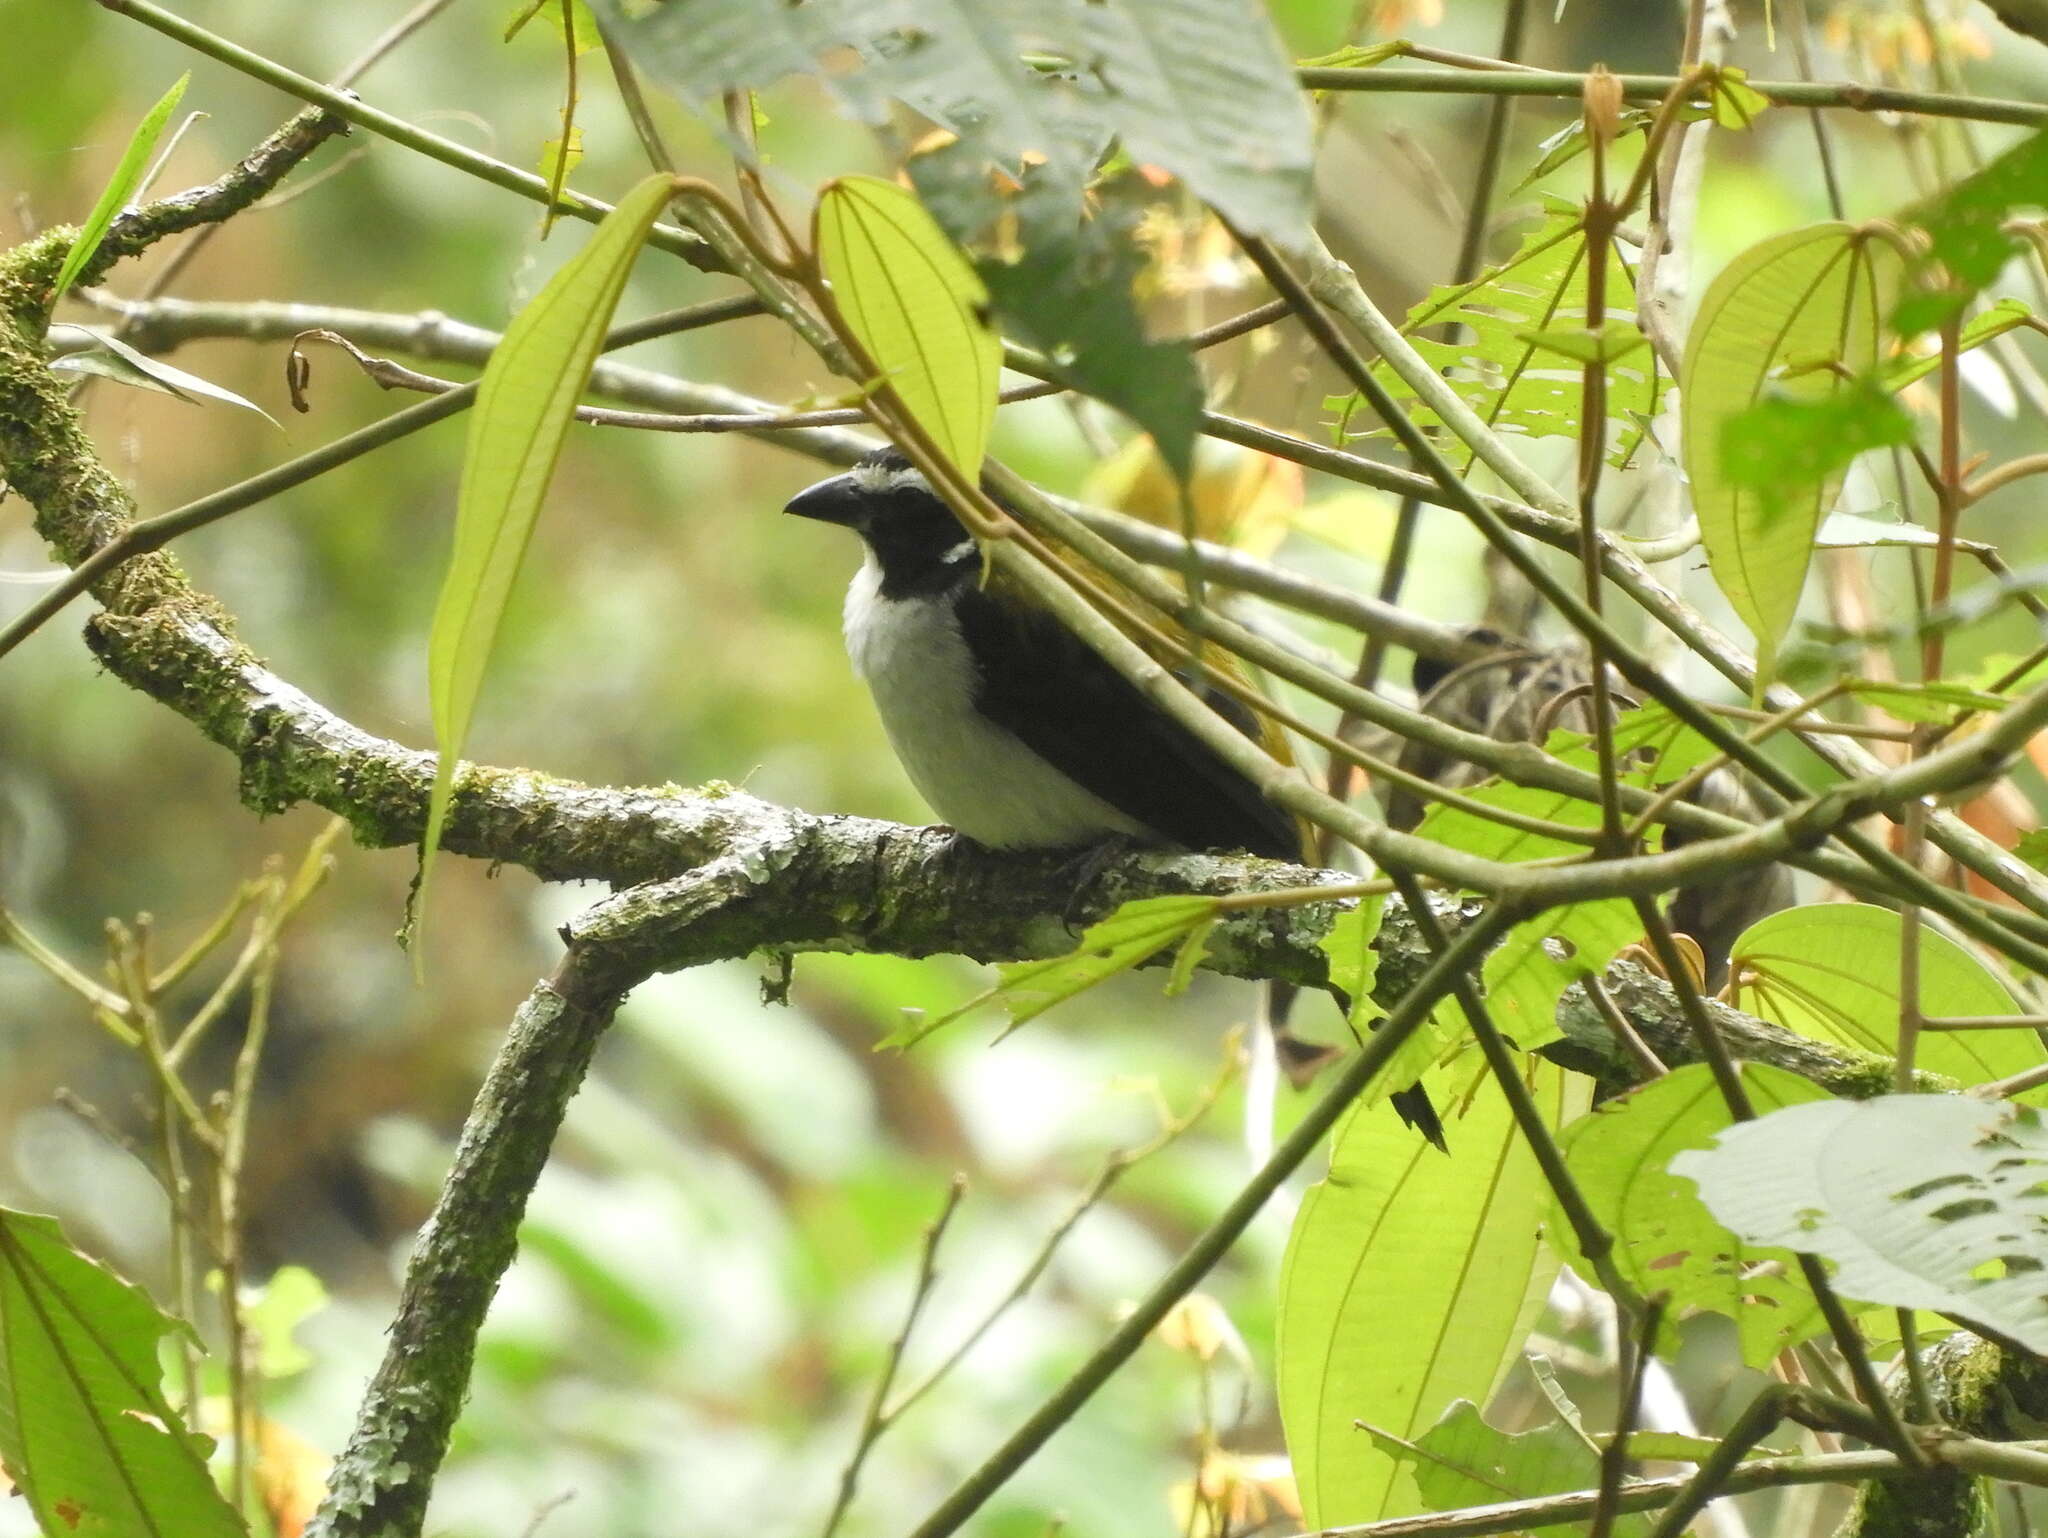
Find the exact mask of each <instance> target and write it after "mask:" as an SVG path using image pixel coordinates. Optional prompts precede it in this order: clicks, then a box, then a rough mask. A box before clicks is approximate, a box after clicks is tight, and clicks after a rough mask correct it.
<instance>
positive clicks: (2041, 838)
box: [2012, 828, 2048, 871]
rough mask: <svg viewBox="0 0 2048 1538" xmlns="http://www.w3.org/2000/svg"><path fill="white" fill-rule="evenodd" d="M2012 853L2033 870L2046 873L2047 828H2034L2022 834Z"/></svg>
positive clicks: (2047, 863)
mask: <svg viewBox="0 0 2048 1538" xmlns="http://www.w3.org/2000/svg"><path fill="white" fill-rule="evenodd" d="M2012 852H2013V853H2014V854H2015V855H2017V856H2019V858H2021V859H2022V860H2025V861H2026V862H2027V863H2028V864H2029V865H2031V866H2033V867H2034V869H2035V870H2039V871H2048V828H2034V829H2032V830H2030V831H2028V832H2026V833H2022V834H2021V835H2020V841H2019V843H2018V844H2016V845H2015V846H2014V847H2013V851H2012Z"/></svg>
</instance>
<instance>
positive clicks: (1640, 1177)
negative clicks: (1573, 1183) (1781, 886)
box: [1550, 1063, 1827, 1457]
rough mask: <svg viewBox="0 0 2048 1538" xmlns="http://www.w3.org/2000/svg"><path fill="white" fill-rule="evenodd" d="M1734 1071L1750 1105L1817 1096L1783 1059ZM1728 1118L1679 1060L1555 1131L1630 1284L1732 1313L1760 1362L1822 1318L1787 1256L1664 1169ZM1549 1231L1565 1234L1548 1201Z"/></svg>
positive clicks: (1716, 1096) (1700, 1071)
mask: <svg viewBox="0 0 2048 1538" xmlns="http://www.w3.org/2000/svg"><path fill="white" fill-rule="evenodd" d="M1741 1073H1742V1079H1743V1083H1744V1085H1745V1086H1746V1087H1747V1089H1748V1090H1749V1094H1750V1098H1751V1099H1752V1100H1753V1101H1755V1102H1756V1104H1757V1106H1758V1108H1759V1109H1763V1110H1770V1109H1775V1108H1777V1107H1779V1106H1784V1105H1797V1104H1801V1103H1803V1102H1805V1101H1808V1100H1824V1099H1826V1098H1827V1093H1826V1091H1824V1090H1822V1089H1820V1088H1819V1087H1818V1086H1817V1085H1814V1084H1812V1083H1810V1082H1809V1081H1807V1080H1805V1079H1802V1078H1800V1077H1799V1076H1798V1075H1796V1074H1791V1073H1786V1072H1785V1071H1783V1070H1782V1069H1778V1068H1770V1067H1767V1066H1765V1065H1763V1064H1760V1063H1744V1064H1742V1065H1741ZM1732 1120H1733V1118H1732V1117H1731V1116H1730V1115H1729V1114H1728V1107H1727V1105H1726V1104H1725V1103H1724V1102H1723V1101H1722V1099H1721V1094H1720V1091H1719V1089H1717V1088H1716V1087H1715V1084H1714V1076H1713V1073H1712V1071H1711V1070H1710V1069H1708V1068H1706V1067H1705V1066H1704V1065H1702V1064H1699V1063H1689V1064H1687V1065H1686V1066H1684V1067H1682V1068H1677V1069H1674V1070H1673V1071H1672V1072H1670V1073H1668V1074H1666V1075H1665V1076H1664V1077H1663V1078H1661V1079H1655V1080H1652V1081H1651V1082H1650V1083H1648V1084H1645V1085H1644V1086H1642V1087H1641V1088H1640V1089H1635V1090H1631V1091H1630V1092H1629V1093H1628V1094H1626V1095H1622V1096H1619V1097H1617V1098H1616V1099H1613V1100H1609V1101H1607V1102H1606V1103H1605V1104H1603V1105H1601V1106H1600V1107H1599V1108H1598V1109H1597V1110H1595V1111H1594V1112H1593V1114H1592V1115H1590V1116H1583V1117H1581V1118H1579V1120H1578V1121H1576V1122H1574V1123H1573V1124H1572V1125H1571V1126H1570V1127H1568V1128H1566V1129H1565V1132H1564V1135H1563V1136H1562V1137H1561V1138H1560V1139H1559V1142H1560V1144H1561V1145H1562V1146H1563V1149H1564V1156H1565V1163H1566V1165H1567V1166H1568V1167H1569V1168H1570V1170H1571V1172H1572V1175H1573V1177H1574V1178H1575V1179H1576V1180H1577V1181H1578V1183H1579V1189H1580V1190H1581V1191H1582V1192H1583V1193H1584V1194H1585V1198H1586V1201H1587V1204H1588V1205H1589V1206H1591V1207H1592V1209H1593V1215H1594V1216H1595V1217H1597V1218H1599V1219H1600V1221H1601V1223H1602V1224H1603V1225H1604V1226H1605V1227H1606V1228H1607V1230H1608V1231H1609V1232H1610V1233H1612V1234H1613V1235H1614V1237H1615V1241H1616V1242H1615V1248H1614V1252H1613V1263H1614V1266H1615V1269H1616V1270H1618V1271H1619V1272H1620V1273H1621V1274H1622V1275H1623V1276H1624V1277H1626V1278H1628V1280H1629V1281H1630V1282H1632V1283H1633V1284H1634V1285H1635V1287H1636V1289H1637V1290H1638V1291H1639V1292H1642V1293H1645V1294H1648V1293H1652V1292H1666V1293H1669V1294H1670V1295H1671V1306H1672V1307H1673V1308H1674V1309H1676V1310H1678V1311H1679V1312H1680V1313H1681V1314H1683V1313H1689V1312H1692V1311H1694V1310H1700V1309H1704V1310H1706V1311H1708V1312H1711V1313H1716V1314H1722V1315H1725V1316H1726V1317H1727V1318H1730V1319H1732V1320H1734V1321H1735V1323H1736V1326H1737V1328H1738V1330H1739V1331H1740V1334H1741V1339H1742V1358H1743V1360H1744V1361H1746V1362H1748V1363H1749V1364H1750V1365H1751V1366H1752V1367H1762V1366H1764V1365H1766V1364H1767V1363H1768V1362H1769V1361H1770V1360H1771V1359H1772V1358H1773V1357H1775V1356H1776V1355H1777V1354H1778V1353H1779V1352H1780V1351H1782V1350H1784V1349H1785V1348H1786V1347H1788V1346H1792V1345H1796V1344H1797V1343H1798V1342H1800V1341H1802V1340H1805V1339H1806V1338H1807V1337H1809V1336H1811V1335H1814V1334H1817V1333H1819V1332H1820V1331H1821V1330H1823V1329H1825V1328H1826V1321H1825V1320H1823V1319H1822V1318H1821V1314H1820V1305H1819V1304H1818V1303H1816V1302H1815V1301H1814V1299H1813V1294H1812V1293H1811V1292H1809V1291H1808V1290H1807V1288H1806V1284H1805V1283H1804V1281H1802V1280H1801V1278H1800V1276H1799V1271H1798V1266H1797V1264H1796V1262H1795V1261H1794V1260H1793V1258H1792V1256H1791V1255H1789V1254H1786V1253H1782V1252H1780V1251H1776V1250H1768V1249H1757V1248H1754V1247H1750V1246H1745V1245H1743V1244H1742V1243H1741V1241H1739V1240H1738V1239H1736V1237H1735V1236H1734V1235H1733V1234H1731V1233H1729V1232H1728V1230H1727V1229H1725V1228H1724V1227H1722V1226H1721V1224H1719V1223H1717V1222H1716V1221H1715V1220H1714V1217H1713V1215H1712V1214H1711V1213H1709V1212H1708V1211H1707V1209H1706V1207H1705V1206H1703V1205H1702V1204H1701V1202H1700V1199H1699V1195H1698V1192H1697V1190H1696V1189H1695V1188H1694V1186H1693V1185H1692V1183H1691V1182H1690V1181H1686V1180H1681V1179H1679V1178H1678V1177H1677V1176H1676V1175H1673V1174H1672V1173H1670V1170H1669V1168H1668V1166H1669V1164H1670V1161H1671V1158H1672V1156H1673V1155H1674V1154H1675V1153H1677V1152H1678V1151H1679V1150H1681V1149H1686V1148H1706V1147H1708V1146H1710V1145H1711V1144H1712V1142H1713V1139H1714V1135H1715V1134H1716V1133H1718V1132H1720V1131H1722V1130H1723V1129H1724V1128H1726V1127H1727V1126H1728V1125H1729V1124H1730V1122H1731V1121H1732ZM1550 1230H1551V1232H1552V1233H1555V1234H1559V1235H1567V1236H1568V1235H1569V1234H1570V1233H1571V1229H1570V1227H1569V1226H1568V1225H1566V1224H1565V1220H1564V1214H1563V1212H1562V1210H1561V1209H1560V1208H1558V1207H1557V1206H1556V1205H1555V1204H1554V1203H1553V1206H1552V1209H1551V1218H1550ZM1561 1242H1569V1240H1568V1239H1566V1240H1563V1241H1561ZM1636 1451H1637V1452H1638V1453H1639V1454H1640V1455H1641V1456H1644V1457H1652V1456H1657V1455H1655V1454H1652V1453H1648V1452H1644V1451H1642V1449H1641V1448H1640V1447H1638V1448H1636Z"/></svg>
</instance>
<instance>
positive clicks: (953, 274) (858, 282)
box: [813, 176, 1003, 480]
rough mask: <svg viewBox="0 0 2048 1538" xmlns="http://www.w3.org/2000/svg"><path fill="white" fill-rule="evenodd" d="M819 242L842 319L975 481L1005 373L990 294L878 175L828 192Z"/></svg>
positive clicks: (919, 209)
mask: <svg viewBox="0 0 2048 1538" xmlns="http://www.w3.org/2000/svg"><path fill="white" fill-rule="evenodd" d="M813 234H814V239H815V243H816V246H817V251H818V261H819V264H820V266H821V267H822V268H823V269H824V273H825V277H826V278H827V279H828V280H829V281H830V283H831V284H832V304H833V307H834V308H835V309H836V310H837V311H838V312H839V315H840V318H841V319H842V320H843V321H844V322H845V324H846V326H847V328H848V329H849V330H850V331H851V332H852V333H853V335H854V336H855V337H857V338H858V339H859V341H860V344H861V346H862V347H863V348H864V349H865V350H866V352H867V354H868V357H869V358H870V359H872V360H873V362H874V364H875V366H876V367H877V368H878V369H880V370H881V373H882V377H883V378H884V379H886V380H887V381H888V383H889V387H890V389H892V390H893V391H894V392H895V394H896V398H897V399H898V400H900V401H901V402H902V403H903V408H904V410H906V411H908V412H909V413H910V415H911V416H912V417H914V418H915V419H916V420H917V422H918V424H919V425H920V426H922V427H923V428H924V430H925V431H926V432H927V433H929V434H930V435H931V437H932V440H933V441H934V442H935V443H937V444H938V446H939V448H940V449H941V450H943V451H944V453H945V455H946V457H947V458H948V459H950V460H951V461H952V462H953V464H954V465H955V466H956V467H957V468H958V469H959V470H960V472H961V473H962V474H963V475H965V476H966V477H967V478H968V479H969V480H979V479H980V477H981V462H982V459H983V457H984V456H985V455H986V454H987V452H988V434H989V428H990V427H991V425H993V423H994V422H995V415H996V378H997V376H998V375H999V374H1000V373H1001V372H1002V366H1003V345H1002V342H1001V340H1000V339H999V338H998V337H997V336H996V334H995V333H994V332H993V331H991V330H990V329H989V325H988V321H987V320H986V318H985V317H986V315H987V312H988V289H987V288H986V287H984V286H983V284H982V281H981V279H980V278H978V277H976V276H975V273H974V269H973V268H972V267H970V266H969V265H968V263H967V258H966V257H964V256H962V255H961V254H960V251H959V248H958V247H956V246H955V245H954V244H953V243H952V241H950V240H948V239H947V238H946V232H945V231H944V230H942V229H940V228H939V227H938V225H937V224H936V223H935V222H934V221H933V219H932V216H931V215H930V214H928V213H926V212H925V210H924V207H923V205H922V204H920V203H919V202H918V201H917V197H916V195H915V194H913V193H911V192H909V191H907V190H906V189H904V188H902V187H899V186H897V185H896V184H895V183H893V182H885V181H882V180H881V179H879V178H878V177H873V176H843V177H841V178H839V180H837V181H835V182H832V183H831V184H829V185H828V186H827V187H826V188H825V190H824V192H823V194H821V195H820V197H819V198H818V208H817V214H816V216H815V222H814V225H813Z"/></svg>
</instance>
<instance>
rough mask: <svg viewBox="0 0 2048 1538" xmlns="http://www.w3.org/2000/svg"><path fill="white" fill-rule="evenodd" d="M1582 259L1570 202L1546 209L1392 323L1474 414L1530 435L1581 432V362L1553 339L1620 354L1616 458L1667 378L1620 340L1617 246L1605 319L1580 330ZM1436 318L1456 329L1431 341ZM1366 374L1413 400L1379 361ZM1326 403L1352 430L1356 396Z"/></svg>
mask: <svg viewBox="0 0 2048 1538" xmlns="http://www.w3.org/2000/svg"><path fill="white" fill-rule="evenodd" d="M1587 265H1588V263H1587V257H1586V236H1585V231H1584V230H1583V229H1581V228H1580V225H1579V215H1578V211H1577V210H1576V209H1574V208H1565V207H1553V208H1552V209H1551V210H1550V212H1549V214H1548V215H1547V216H1546V217H1545V219H1544V221H1543V223H1542V225H1541V226H1539V227H1538V228H1537V229H1536V230H1535V231H1533V232H1532V233H1531V234H1530V235H1528V236H1527V237H1526V238H1525V239H1524V240H1523V241H1522V244H1521V248H1520V249H1519V250H1517V251H1516V252H1515V254H1514V255H1513V256H1511V257H1509V258H1508V259H1507V260H1506V261H1504V262H1502V263H1501V264H1500V265H1499V266H1497V267H1490V268H1488V269H1487V270H1486V271H1485V272H1483V273H1481V274H1480V275H1479V277H1477V278H1475V279H1474V280H1473V281H1472V282H1470V283H1462V284H1456V285H1446V286H1439V287H1437V288H1433V289H1431V290H1430V292H1429V295H1428V297H1426V298H1425V299H1423V300H1422V302H1421V303H1420V304H1418V305H1416V306H1415V308H1414V309H1412V310H1410V311H1409V312H1408V318H1407V319H1406V320H1405V321H1403V322H1402V325H1401V330H1402V332H1403V334H1404V335H1406V336H1407V337H1408V339H1409V340H1410V341H1411V342H1413V343H1414V345H1415V350H1416V351H1417V352H1419V353H1421V354H1422V356H1423V357H1425V358H1427V359H1428V360H1429V361H1430V362H1431V364H1433V365H1434V366H1435V368H1436V370H1437V372H1438V373H1440V374H1442V375H1443V376H1444V377H1445V378H1446V379H1448V380H1449V381H1450V383H1451V386H1452V388H1454V389H1455V390H1456V391H1457V392H1458V394H1459V395H1460V396H1461V397H1462V398H1463V399H1464V401H1465V402H1466V404H1467V405H1469V406H1471V408H1472V409H1473V410H1474V411H1475V412H1477V413H1478V414H1479V416H1480V417H1481V419H1482V420H1484V421H1485V422H1487V423H1488V424H1489V425H1490V426H1492V427H1494V428H1495V429H1497V430H1498V431H1500V432H1503V433H1509V434H1519V435H1522V436H1526V437H1531V438H1536V437H1558V436H1562V437H1567V438H1576V437H1577V436H1578V435H1579V430H1580V422H1579V409H1580V406H1581V405H1582V403H1583V393H1584V380H1583V371H1582V369H1581V367H1580V366H1579V365H1578V364H1577V363H1574V362H1573V361H1572V360H1570V359H1568V358H1564V357H1560V356H1556V353H1557V351H1558V348H1559V342H1560V339H1561V338H1563V337H1566V336H1576V337H1578V338H1582V339H1583V350H1590V351H1592V352H1594V353H1595V354H1596V356H1600V357H1610V358H1611V357H1613V355H1614V354H1617V353H1625V354H1626V356H1622V357H1619V358H1616V359H1615V360H1614V361H1612V362H1610V363H1609V365H1608V377H1607V408H1608V415H1609V418H1610V421H1611V427H1610V431H1609V434H1608V457H1609V459H1610V460H1612V461H1613V462H1614V463H1616V464H1619V463H1621V462H1622V461H1624V460H1626V459H1627V458H1628V457H1629V455H1630V454H1632V453H1634V452H1635V447H1636V445H1637V443H1638V442H1639V441H1640V440H1641V438H1642V426H1643V423H1644V422H1646V421H1648V420H1649V419H1650V418H1651V417H1652V416H1654V415H1656V412H1657V407H1658V404H1659V397H1660V396H1662V394H1663V393H1664V388H1665V387H1666V385H1668V383H1669V381H1667V380H1664V379H1662V378H1661V377H1660V376H1659V374H1658V372H1657V366H1656V360H1655V356H1654V354H1651V353H1649V352H1648V351H1646V350H1644V349H1642V348H1641V347H1640V345H1635V346H1633V347H1631V346H1630V345H1629V344H1630V343H1634V344H1640V342H1641V336H1640V334H1639V333H1636V332H1635V329H1634V325H1633V322H1631V321H1628V320H1626V319H1625V318H1624V317H1627V316H1629V315H1632V314H1633V313H1634V310H1635V282H1634V276H1633V274H1631V273H1630V271H1629V270H1628V266H1627V264H1626V263H1625V262H1623V261H1622V259H1621V257H1620V255H1619V254H1618V253H1617V252H1614V251H1610V252H1609V256H1608V276H1607V306H1606V309H1607V317H1608V318H1607V323H1606V328H1605V329H1603V332H1602V335H1601V337H1599V338H1594V337H1592V336H1589V335H1588V334H1587V333H1586V331H1585V325H1586V321H1587V318H1588V317H1587V314H1586V271H1587ZM1445 322H1456V323H1457V324H1458V326H1459V327H1460V328H1461V330H1460V332H1459V334H1458V338H1457V340H1456V341H1454V342H1442V341H1439V340H1437V339H1436V337H1435V335H1434V331H1435V328H1436V327H1438V326H1441V325H1443V324H1444V323H1445ZM1618 339H1619V340H1618ZM1596 342H1598V343H1599V345H1598V346H1597V347H1596V346H1595V345H1594V344H1595V343H1596ZM1373 372H1374V375H1375V377H1376V378H1378V379H1379V381H1380V383H1381V384H1382V385H1384V386H1386V388H1387V390H1388V391H1389V392H1390V393H1391V394H1392V395H1393V396H1394V397H1395V399H1397V400H1402V401H1409V402H1412V401H1414V399H1415V392H1414V391H1413V390H1411V389H1410V388H1409V387H1408V385H1407V384H1406V383H1405V382H1404V381H1403V380H1402V379H1401V378H1400V377H1399V376H1398V375H1396V374H1395V373H1394V372H1393V371H1392V370H1391V369H1389V368H1388V366H1387V365H1386V363H1385V361H1384V360H1382V361H1379V362H1376V363H1375V364H1374V365H1373ZM1327 404H1328V405H1330V406H1333V407H1335V408H1336V409H1337V410H1338V411H1339V413H1340V416H1339V428H1340V432H1347V431H1348V432H1357V431H1358V428H1357V427H1355V426H1354V425H1353V422H1352V418H1353V414H1354V413H1355V412H1357V411H1359V410H1361V409H1363V406H1364V401H1363V399H1362V398H1361V397H1359V396H1357V395H1350V396H1337V397H1333V398H1332V399H1331V400H1330V401H1329V402H1327ZM1412 414H1413V416H1414V418H1415V420H1416V421H1418V422H1421V423H1424V424H1431V423H1435V422H1436V421H1437V417H1436V415H1435V413H1434V412H1431V411H1430V410H1428V409H1427V408H1426V407H1422V406H1419V405H1418V406H1415V407H1414V409H1413V413H1412ZM1386 431H1387V428H1386V426H1385V424H1384V423H1375V424H1372V425H1370V426H1367V427H1365V428H1364V432H1363V434H1362V435H1372V434H1378V433H1384V432H1386Z"/></svg>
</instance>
